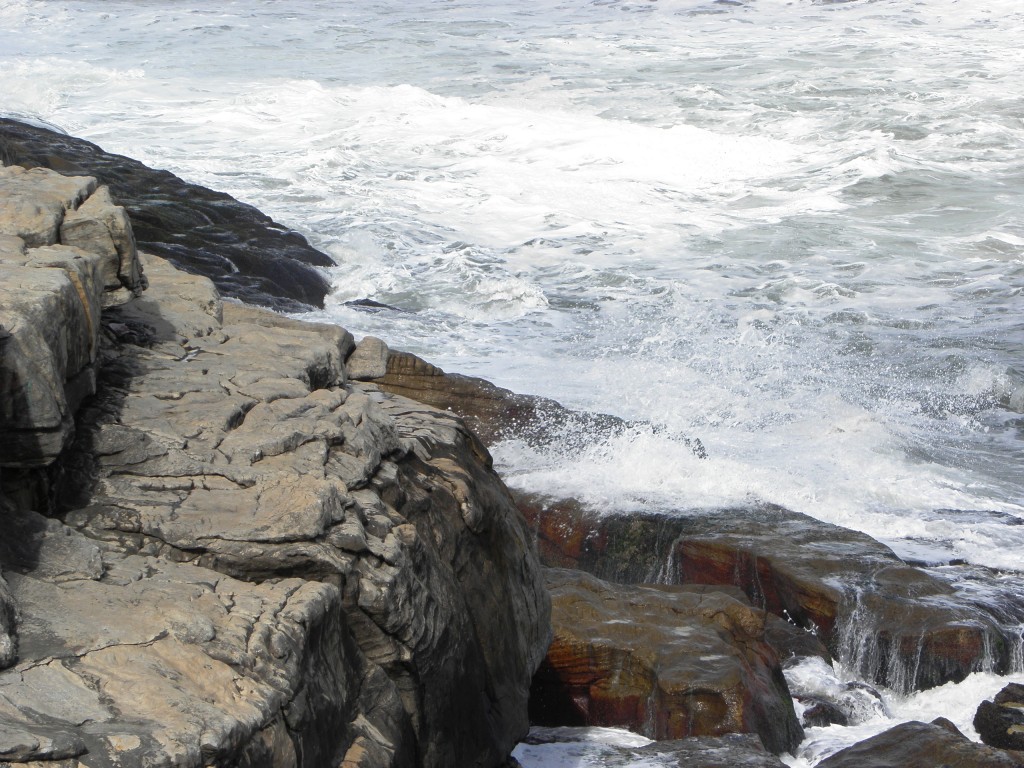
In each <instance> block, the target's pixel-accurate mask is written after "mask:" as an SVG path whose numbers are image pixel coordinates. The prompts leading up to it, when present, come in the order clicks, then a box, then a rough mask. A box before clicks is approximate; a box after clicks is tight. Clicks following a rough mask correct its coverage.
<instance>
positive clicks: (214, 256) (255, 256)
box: [0, 118, 334, 311]
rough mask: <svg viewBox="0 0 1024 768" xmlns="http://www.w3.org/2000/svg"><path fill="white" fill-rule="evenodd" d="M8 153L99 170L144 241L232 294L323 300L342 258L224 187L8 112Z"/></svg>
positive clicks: (2, 145)
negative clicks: (329, 273) (329, 270)
mask: <svg viewBox="0 0 1024 768" xmlns="http://www.w3.org/2000/svg"><path fill="white" fill-rule="evenodd" d="M0 161H2V162H3V163H4V164H5V165H21V166H25V167H26V168H34V167H40V168H49V169H52V170H55V171H57V172H59V173H61V174H65V175H68V176H93V177H95V178H96V179H97V180H98V181H99V183H100V184H105V185H107V186H108V187H109V188H110V191H111V193H112V195H113V197H114V198H115V199H116V201H117V202H118V203H119V204H120V205H123V206H124V207H125V208H126V209H127V211H128V214H129V216H130V218H131V223H132V228H133V230H134V234H135V238H136V239H137V240H138V244H139V247H140V248H142V249H143V250H145V251H147V252H148V253H153V254H156V255H158V256H163V257H164V258H166V259H169V260H170V261H171V262H172V263H174V264H175V265H176V266H178V267H180V268H181V269H184V270H187V271H189V272H193V273H197V274H202V275H205V276H207V277H209V278H211V279H212V280H213V282H214V284H215V285H216V286H217V288H218V290H219V291H220V292H221V294H223V295H224V296H230V297H234V298H238V299H241V300H243V301H246V302H249V303H253V304H259V305H261V306H267V307H273V308H275V309H278V310H282V311H299V310H302V309H303V308H308V307H310V306H323V300H324V296H325V295H326V294H327V291H328V290H329V284H328V282H327V278H326V276H325V275H324V273H323V272H322V270H321V269H318V268H319V267H329V266H333V264H334V262H333V261H332V260H331V259H330V258H329V257H328V256H327V255H326V254H324V253H322V252H320V251H318V250H316V249H315V248H313V247H312V246H310V245H309V243H308V242H307V241H306V239H305V238H304V237H303V236H302V235H300V234H299V233H297V232H294V231H292V230H289V229H287V228H285V227H282V226H280V225H279V224H276V223H275V222H273V221H272V220H271V219H270V218H269V217H268V216H266V215H265V214H263V213H261V212H260V211H258V210H257V209H255V208H253V207H252V206H250V205H245V204H244V203H240V202H239V201H237V200H235V199H234V198H232V197H231V196H230V195H226V194H224V193H222V192H215V191H213V190H211V189H207V188H205V187H202V186H199V185H198V184H189V183H187V182H185V181H183V180H182V179H180V178H178V177H177V176H175V175H174V174H172V173H169V172H167V171H160V170H154V169H152V168H148V167H147V166H145V165H143V164H142V163H140V162H138V161H136V160H132V159H130V158H127V157H122V156H120V155H115V154H112V153H109V152H105V151H103V150H102V149H100V148H99V147H97V146H96V145H95V144H91V143H89V142H87V141H84V140H82V139H78V138H74V137H72V136H67V135H65V134H61V133H56V132H54V131H49V130H47V129H45V128H41V127H37V126H33V125H28V124H26V123H21V122H18V121H16V120H10V119H4V118H0Z"/></svg>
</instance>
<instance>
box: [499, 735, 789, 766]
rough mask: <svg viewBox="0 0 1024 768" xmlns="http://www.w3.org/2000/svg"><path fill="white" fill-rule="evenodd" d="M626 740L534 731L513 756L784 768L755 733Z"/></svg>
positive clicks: (548, 761)
mask: <svg viewBox="0 0 1024 768" xmlns="http://www.w3.org/2000/svg"><path fill="white" fill-rule="evenodd" d="M624 736H626V738H624ZM629 736H630V735H626V734H622V733H621V732H614V731H607V730H604V729H595V728H571V727H563V728H534V729H532V730H531V731H530V735H529V737H528V738H527V739H526V740H525V742H524V743H523V744H522V745H520V746H519V747H518V748H517V750H516V752H517V754H519V755H520V756H521V757H522V758H523V759H524V760H525V759H529V760H530V761H531V764H533V763H534V762H535V763H536V764H541V765H564V766H570V765H572V766H576V765H579V766H584V765H587V766H590V765H595V766H596V765H601V766H608V767H609V768H612V766H641V765H642V766H651V768H654V766H657V768H671V767H672V766H678V768H684V767H685V768H691V767H692V766H699V768H783V766H784V765H785V764H784V763H783V762H782V761H781V760H779V758H777V757H776V756H775V755H773V754H771V753H769V752H768V751H766V750H765V748H764V745H762V744H761V740H760V739H759V738H758V737H757V736H756V735H754V734H739V733H730V734H726V735H724V736H695V737H691V738H686V739H678V740H668V741H658V742H655V743H653V744H646V745H640V744H636V742H637V741H642V740H640V739H638V738H636V737H633V738H629ZM609 742H611V743H609ZM510 768H511V766H510Z"/></svg>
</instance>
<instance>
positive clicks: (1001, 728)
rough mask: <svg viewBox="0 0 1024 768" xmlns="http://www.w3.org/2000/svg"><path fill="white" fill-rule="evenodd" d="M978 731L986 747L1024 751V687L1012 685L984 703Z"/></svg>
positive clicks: (977, 721)
mask: <svg viewBox="0 0 1024 768" xmlns="http://www.w3.org/2000/svg"><path fill="white" fill-rule="evenodd" d="M974 727H975V729H976V730H977V731H978V735H979V736H981V740H982V741H983V742H985V743H986V744H990V745H992V746H993V747H999V748H1001V749H1014V750H1018V751H1024V685H1020V684H1019V683H1010V684H1009V685H1007V686H1006V687H1005V688H1003V689H1002V690H1001V691H999V693H997V694H996V696H995V699H994V700H991V701H989V700H986V701H983V702H981V705H980V706H979V707H978V711H977V712H976V713H975V715H974Z"/></svg>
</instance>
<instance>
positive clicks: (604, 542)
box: [518, 495, 1010, 691]
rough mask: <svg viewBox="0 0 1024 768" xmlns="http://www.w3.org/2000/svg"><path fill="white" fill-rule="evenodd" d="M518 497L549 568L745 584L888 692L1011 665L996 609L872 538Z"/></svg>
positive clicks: (799, 520)
mask: <svg viewBox="0 0 1024 768" xmlns="http://www.w3.org/2000/svg"><path fill="white" fill-rule="evenodd" d="M518 498H519V508H520V510H521V511H522V512H523V513H524V515H525V516H526V518H527V520H528V521H529V522H530V524H531V525H532V526H533V528H534V530H535V531H536V535H537V544H538V549H539V551H540V554H541V559H542V561H543V562H544V563H545V564H546V565H549V566H556V567H568V568H579V569H582V570H585V571H589V572H591V573H594V574H595V575H597V576H599V577H601V578H604V579H608V580H609V581H613V582H618V583H623V584H638V583H668V584H714V585H733V586H736V587H739V588H740V589H741V590H743V592H744V593H745V594H746V595H747V597H748V598H749V599H750V601H751V602H752V603H753V604H754V605H756V606H759V607H764V608H766V609H767V610H769V611H771V612H773V613H775V614H776V615H778V616H781V617H784V618H786V619H787V620H789V621H792V622H794V623H796V624H797V625H799V626H801V627H804V628H807V629H812V630H813V631H814V632H815V634H816V635H817V636H818V637H820V638H821V639H822V640H824V641H825V643H826V644H827V646H828V649H829V651H830V652H831V653H832V655H833V656H836V657H838V658H840V659H842V660H843V661H844V663H846V664H847V665H851V666H853V667H854V668H856V669H857V670H858V671H859V672H860V673H861V674H862V675H863V676H865V677H867V678H868V679H871V680H874V681H875V682H877V683H881V684H884V685H887V686H889V687H892V688H896V689H898V690H903V691H908V690H913V689H921V688H928V687H932V686H935V685H940V684H942V683H945V682H948V681H950V680H962V679H963V678H964V677H966V676H967V675H968V674H970V673H971V672H973V671H977V670H979V669H985V668H991V669H994V670H996V671H1002V670H1004V669H1006V668H1007V665H1008V664H1009V649H1010V638H1009V637H1008V635H1007V633H1006V631H1004V630H1003V629H1002V628H1001V626H1000V623H999V622H998V621H996V620H995V619H994V618H993V616H992V615H991V614H989V613H988V611H987V610H986V609H985V607H984V606H981V605H977V604H974V603H972V602H970V600H969V599H968V598H966V597H963V596H961V595H959V594H957V593H956V591H955V590H954V589H953V588H952V587H951V586H950V585H948V584H947V583H945V582H943V581H941V580H939V579H938V578H936V577H935V576H933V575H931V574H929V573H926V572H925V571H923V570H921V569H918V568H914V567H911V566H908V565H907V564H906V563H904V562H903V561H902V560H900V559H899V558H898V557H897V556H896V555H895V554H894V553H893V552H892V551H891V550H890V549H889V548H888V547H886V546H884V545H883V544H880V543H879V542H877V541H875V540H874V539H872V538H870V537H869V536H866V535H864V534H862V533H857V532H855V531H850V530H847V529H844V528H840V527H838V526H835V525H830V524H828V523H823V522H821V521H818V520H815V519H813V518H811V517H808V516H807V515H802V514H799V513H796V512H791V511H789V510H786V509H784V508H782V507H778V506H774V505H768V504H759V505H751V506H749V507H743V508H734V509H712V510H686V511H683V512H680V513H679V514H676V515H658V514H635V513H631V514H629V515H621V514H603V515H599V514H597V513H596V512H595V511H594V510H588V509H586V508H585V507H583V506H582V505H580V504H579V503H577V502H575V501H572V500H560V501H550V500H546V499H542V498H537V497H530V496H526V495H520V496H519V497H518Z"/></svg>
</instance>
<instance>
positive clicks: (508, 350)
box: [0, 0, 1024, 765]
mask: <svg viewBox="0 0 1024 768" xmlns="http://www.w3.org/2000/svg"><path fill="white" fill-rule="evenodd" d="M1021 29H1024V9H1022V8H1021V6H1020V4H1019V3H1017V2H1016V0H994V2H990V3H986V4H981V5H979V4H976V3H965V2H958V0H920V1H919V2H914V3H907V2H904V1H903V0H854V1H851V2H838V1H833V0H819V1H816V2H815V1H812V0H790V1H784V0H707V1H704V0H640V1H638V2H628V1H627V0H593V1H592V2H584V1H583V0H575V1H573V2H569V1H567V0H565V1H561V2H558V1H556V0H550V1H548V2H528V3H507V2H494V1H493V0H451V1H450V2H444V3H441V2H433V0H413V1H410V2H402V3H398V2H383V3H372V4H370V3H355V2H351V3H349V2H344V3H326V2H317V1H314V0H294V1H293V2H289V3H278V2H273V0H262V1H258V0H247V1H246V2H232V3H206V2H200V1H199V0H175V2H171V0H155V1H154V2H145V3H139V2H128V1H126V0H102V2H101V1H100V0H92V1H91V2H89V1H87V0H74V1H72V0H50V1H48V2H39V1H34V0H0V67H2V70H3V73H4V75H3V77H2V78H0V112H2V113H3V114H4V115H5V116H12V117H22V118H32V119H35V120H43V121H46V122H47V123H49V124H52V125H56V126H59V127H60V128H62V129H63V130H66V131H68V132H69V133H72V134H74V135H77V136H81V137H83V138H86V139H89V140H91V141H94V142H97V143H99V144H101V145H102V146H103V147H104V148H105V149H107V150H109V151H114V152H119V153H123V154H127V155H130V156H132V157H135V158H137V159H139V160H141V161H143V162H145V163H147V164H148V165H151V166H155V167H162V168H167V169H169V170H171V171H173V172H175V173H177V174H179V175H181V176H183V177H184V178H186V179H188V180H189V181H194V182H198V183H200V184H203V185H206V186H209V187H212V188H216V189H220V190H223V191H226V192H229V193H230V194H232V195H234V196H236V197H238V198H240V199H242V200H244V201H246V202H249V203H252V204H253V205H255V206H257V207H258V208H260V209H262V210H264V211H265V212H267V213H268V214H270V215H271V216H273V217H274V218H275V219H277V220H278V221H280V222H282V223H285V224H287V225H289V226H292V227H294V228H296V229H298V230H300V231H301V232H303V233H304V234H305V235H307V236H308V237H309V238H310V240H311V242H312V243H313V244H314V245H316V246H317V247H319V248H321V249H322V250H324V251H326V252H327V253H329V254H331V255H332V256H333V258H334V259H335V260H336V261H337V264H338V266H337V267H336V268H335V269H333V270H332V272H333V280H334V285H335V288H334V293H333V295H332V296H331V297H330V299H329V301H328V306H327V308H326V309H325V310H324V311H323V312H321V313H314V314H313V319H320V320H324V319H326V320H329V321H332V322H337V323H339V324H341V325H344V326H345V327H347V328H349V329H350V330H352V332H353V333H354V334H356V336H357V337H358V336H361V335H365V334H373V335H379V336H381V337H383V338H385V339H387V340H388V342H389V343H390V344H391V345H392V346H393V347H396V348H402V349H406V350H409V351H412V352H415V353H418V354H421V355H423V356H424V357H426V358H427V359H429V360H431V361H432V362H435V363H437V364H439V365H441V366H443V367H444V368H446V369H448V370H452V371H459V372H463V373H469V374H474V375H480V376H484V377H486V378H488V379H490V380H492V381H494V382H495V383H497V384H499V385H502V386H505V387H508V388H510V389H513V390H517V391H521V392H529V393H535V394H540V395H544V396H548V397H552V398H555V399H557V400H560V401H561V402H563V403H565V404H566V405H569V406H572V407H576V408H583V409H588V410H594V411H601V412H607V413H612V414H615V415H618V416H622V417H625V418H628V419H631V420H636V421H637V423H638V424H641V426H637V427H635V428H634V429H632V430H630V431H628V432H626V433H624V434H619V435H613V436H611V437H609V436H603V437H591V436H585V435H584V436H580V435H578V434H567V435H566V436H565V439H564V440H563V441H562V442H561V443H557V444H555V445H553V446H549V447H547V448H544V449H538V448H535V447H530V446H526V445H522V444H518V443H516V442H514V441H509V442H506V443H504V444H501V445H499V446H497V447H496V449H495V451H494V453H495V458H496V460H497V462H498V465H499V467H500V469H501V471H502V473H503V475H504V477H505V479H506V481H507V482H509V483H510V484H512V485H515V486H518V487H522V488H528V489H531V490H537V491H542V492H550V493H552V494H556V495H559V496H576V497H579V498H582V499H584V500H587V501H590V502H594V503H598V504H605V505H610V506H614V507H615V508H617V509H627V510H628V509H659V510H666V511H676V510H685V509H687V508H693V507H704V506H709V505H718V504H727V503H737V502H740V503H745V502H749V501H752V500H765V501H770V502H775V503H778V504H782V505H784V506H787V507H789V508H791V509H794V510H797V511H800V512H804V513H806V514H808V515H811V516H814V517H817V518H819V519H822V520H825V521H828V522H832V523H836V524H839V525H842V526H846V527H849V528H854V529H857V530H861V531H864V532H865V533H868V534H870V535H871V536H873V537H875V538H877V539H879V540H880V541H882V542H884V543H886V544H888V545H890V546H891V547H893V548H894V549H895V551H896V552H897V554H899V555H901V556H903V557H905V558H908V559H911V560H913V561H915V562H922V563H926V564H930V565H936V566H942V565H943V564H948V563H954V562H955V563H967V564H972V565H978V566H986V567H988V568H993V569H997V572H996V573H993V574H992V575H991V579H992V580H993V582H992V583H993V585H994V586H993V588H995V589H1010V590H1016V591H1018V592H1019V591H1020V581H1019V577H1020V571H1021V569H1022V563H1024V524H1022V520H1024V471H1022V470H1021V467H1022V466H1024V416H1022V413H1024V312H1022V309H1024V213H1022V211H1024V152H1022V151H1021V150H1022V148H1024V102H1022V101H1021V99H1020V73H1021V72H1024V48H1022V47H1021V45H1020V34H1019V33H1020V30H1021ZM360 298H370V299H373V300H375V301H378V302H382V303H384V304H387V305H390V306H391V307H394V308H397V309H395V310H386V311H378V312H367V311H366V310H365V309H360V308H357V307H353V306H350V305H348V304H346V302H348V301H351V300H353V299H360ZM642 425H649V426H642ZM686 437H696V438H699V439H700V440H701V441H702V443H703V444H704V446H705V447H706V450H707V453H708V458H707V459H704V460H701V459H698V458H696V457H695V456H694V455H693V454H692V453H691V451H690V450H689V448H688V447H687V442H686V441H685V440H684V438H686ZM982 677H984V676H982ZM988 678H991V680H990V679H988ZM1002 680H1005V678H995V677H994V676H991V675H990V676H988V677H987V678H984V680H982V678H977V679H969V680H968V681H967V682H965V683H964V684H962V686H960V687H954V688H957V690H959V691H961V693H959V694H957V695H954V696H949V697H948V699H947V700H948V702H949V703H950V705H951V707H953V708H956V707H963V706H965V703H964V701H965V699H966V698H971V697H972V696H974V695H975V694H977V695H978V696H982V695H991V692H992V691H991V690H988V692H987V693H983V692H982V689H989V688H991V689H993V690H994V689H995V688H997V687H998V682H999V681H1002ZM979 681H980V682H979ZM993 681H995V682H993ZM972 686H973V687H972ZM968 690H970V691H971V693H970V695H967V694H964V693H963V691H968ZM928 695H931V694H920V695H919V696H928ZM937 695H938V694H936V696H937ZM958 697H959V701H958V700H957V699H958ZM929 700H933V699H929ZM966 711H967V710H966V709H964V710H962V712H961V716H960V717H959V719H960V720H963V719H964V718H963V716H962V715H963V713H964V712H966ZM970 711H971V712H973V708H972V709H971V710H970ZM900 713H901V711H900V710H899V708H898V707H896V706H895V705H894V706H890V707H889V708H888V711H885V712H880V713H879V716H880V717H882V718H883V720H884V721H885V722H890V721H891V720H890V718H891V717H899V716H900ZM954 719H956V718H954ZM828 730H829V731H830V732H832V731H835V730H836V729H828ZM822 739H825V741H828V738H826V737H817V736H812V737H811V738H810V739H809V740H808V742H807V745H805V750H811V751H810V752H807V754H806V755H804V757H801V758H800V759H801V760H805V761H807V760H811V759H812V758H813V759H818V757H820V756H822V755H823V754H827V753H828V751H829V749H828V748H822V747H821V740H822ZM814 750H817V751H814ZM598 751H599V750H598ZM595 754H596V753H595ZM536 759H538V760H541V759H543V758H540V757H538V758H536ZM580 759H581V760H583V759H589V758H582V757H581V758H580ZM594 759H595V760H598V757H594ZM539 764H540V763H533V764H530V765H539ZM580 764H581V765H582V764H589V763H580ZM593 764H595V765H597V764H600V762H595V763H593ZM800 764H807V765H810V764H812V763H810V762H806V763H800Z"/></svg>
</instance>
